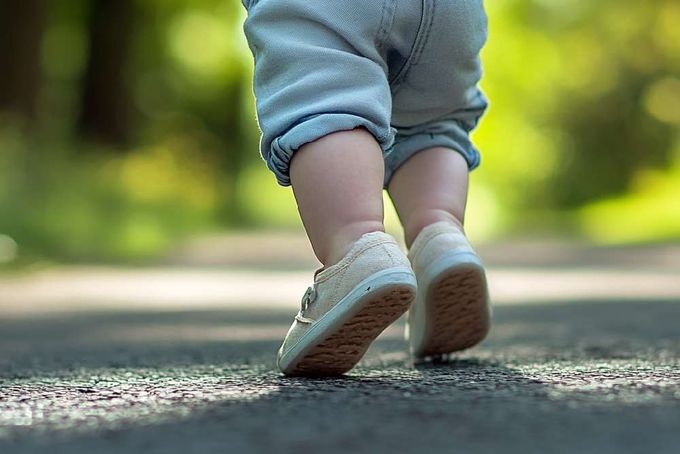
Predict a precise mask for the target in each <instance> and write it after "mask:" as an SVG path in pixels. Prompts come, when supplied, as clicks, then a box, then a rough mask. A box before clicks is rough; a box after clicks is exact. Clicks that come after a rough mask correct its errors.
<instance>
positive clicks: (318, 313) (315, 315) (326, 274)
mask: <svg viewBox="0 0 680 454" xmlns="http://www.w3.org/2000/svg"><path fill="white" fill-rule="evenodd" d="M416 289H417V287H416V278H415V275H414V274H413V270H411V266H410V264H409V262H408V259H407V258H406V255H405V254H404V253H403V252H402V250H401V249H400V248H399V245H398V244H397V242H396V240H395V239H394V238H393V237H392V236H391V235H389V234H387V233H384V232H379V231H378V232H371V233H366V234H364V235H363V236H362V237H361V238H359V239H358V240H357V241H356V242H355V243H354V244H353V245H352V247H351V249H350V250H349V252H347V254H346V255H345V256H344V257H343V258H342V259H341V260H340V261H339V262H338V263H336V264H334V265H332V266H330V267H328V268H320V269H318V270H316V272H315V273H314V284H313V285H312V286H311V287H309V288H308V289H307V291H306V292H305V294H304V296H303V297H302V304H301V308H300V311H299V312H298V314H297V315H296V316H295V321H293V324H292V326H291V327H290V329H289V330H288V334H287V335H286V338H285V339H284V341H283V344H282V345H281V348H280V349H279V352H278V359H277V363H278V366H279V369H281V371H282V372H283V373H284V374H287V375H338V374H342V373H345V372H347V371H348V370H350V369H351V368H352V367H354V365H356V363H358V362H359V360H360V359H361V357H362V356H363V355H364V353H366V350H367V349H368V346H369V345H370V344H371V342H372V341H373V340H374V339H375V338H376V337H377V336H378V335H379V334H380V333H381V332H382V331H383V330H384V329H385V328H386V327H387V326H389V325H390V324H391V323H392V322H394V321H395V320H396V319H397V318H399V316H401V315H402V314H403V313H404V312H406V310H408V308H409V306H410V305H411V303H412V302H413V300H414V299H415V295H416Z"/></svg>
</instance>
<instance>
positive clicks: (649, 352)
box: [0, 301, 680, 453]
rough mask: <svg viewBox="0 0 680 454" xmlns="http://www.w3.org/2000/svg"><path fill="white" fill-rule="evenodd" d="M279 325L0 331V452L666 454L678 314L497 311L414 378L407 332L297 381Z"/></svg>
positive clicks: (67, 322)
mask: <svg viewBox="0 0 680 454" xmlns="http://www.w3.org/2000/svg"><path fill="white" fill-rule="evenodd" d="M290 320H291V313H289V312H288V311H286V312H283V311H278V310H277V311H264V310H260V311H254V310H252V311H251V310H225V311H211V312H176V313H133V312H126V313H78V314H71V315H62V316H59V317H52V318H43V319H31V320H28V319H14V320H5V321H0V451H1V452H12V453H24V452H42V451H46V450H50V451H54V450H55V449H57V450H58V451H60V452H73V453H78V452H98V453H99V452H129V451H144V452H164V453H175V452H178V453H179V452H181V453H186V452H194V451H195V452H199V451H200V452H206V451H207V452H218V451H229V452H258V451H272V450H277V451H279V452H293V451H295V452H299V451H300V450H301V449H302V450H306V449H315V450H318V449H321V450H323V451H324V452H340V451H343V452H344V451H348V450H352V451H361V452H387V451H395V452H416V451H423V450H427V451H435V452H439V451H454V450H456V451H463V452H465V451H474V452H546V451H550V452H574V451H577V450H578V451H585V452H655V453H659V452H669V453H670V452H677V451H676V449H677V446H678V444H679V443H680V436H679V435H678V434H677V428H678V427H680V339H679V337H678V335H679V333H680V329H678V320H680V302H678V301H646V302H633V301H630V302H618V301H597V302H596V301H592V302H578V303H573V304H545V305H535V304H532V305H527V306H522V305H516V306H499V307H496V308H495V309H494V320H495V324H494V328H493V331H492V334H491V336H490V337H489V338H488V339H487V340H486V341H485V342H484V343H482V344H481V345H480V346H478V347H477V348H475V349H472V350H471V351H469V352H466V353H464V354H461V355H456V356H454V357H451V358H448V359H447V360H445V361H442V362H439V363H424V364H416V365H414V364H412V363H411V362H410V360H409V358H408V356H407V355H406V354H405V353H404V351H405V344H404V342H403V340H401V329H402V327H401V326H397V327H396V329H392V330H390V331H388V332H386V333H385V334H384V335H383V336H382V337H381V338H380V339H379V340H378V341H377V342H376V343H375V344H374V345H373V346H372V347H371V349H370V350H369V353H368V354H367V355H366V357H365V359H364V360H363V361H362V363H361V364H360V365H359V366H358V367H357V368H355V369H354V370H353V371H352V372H351V373H350V374H349V375H348V376H346V377H343V378H334V379H301V378H297V379H291V378H285V377H283V376H281V375H280V374H279V373H278V372H277V371H276V370H275V365H274V354H275V351H276V349H277V347H278V345H279V342H280V340H281V338H282V337H283V335H284V334H285V331H286V329H287V327H288V324H289V323H290Z"/></svg>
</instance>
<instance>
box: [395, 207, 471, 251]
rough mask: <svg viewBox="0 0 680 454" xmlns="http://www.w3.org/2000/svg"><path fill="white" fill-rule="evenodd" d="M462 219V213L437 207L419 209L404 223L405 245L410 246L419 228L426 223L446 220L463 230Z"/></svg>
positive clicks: (426, 224)
mask: <svg viewBox="0 0 680 454" xmlns="http://www.w3.org/2000/svg"><path fill="white" fill-rule="evenodd" d="M463 220H464V219H463V215H462V213H461V214H460V215H456V214H454V213H451V212H449V211H446V210H439V209H433V210H424V211H421V212H419V213H417V214H415V215H414V216H412V217H411V218H409V220H408V222H406V223H405V225H404V241H405V243H406V247H407V248H410V247H411V244H413V241H414V240H415V239H416V237H417V236H418V234H419V233H420V232H421V230H423V229H424V228H425V227H427V226H428V225H431V224H434V223H435V222H441V221H446V222H450V223H452V224H454V225H456V226H457V227H458V228H459V229H461V230H463Z"/></svg>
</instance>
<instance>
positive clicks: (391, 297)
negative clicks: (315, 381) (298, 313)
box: [286, 284, 416, 376]
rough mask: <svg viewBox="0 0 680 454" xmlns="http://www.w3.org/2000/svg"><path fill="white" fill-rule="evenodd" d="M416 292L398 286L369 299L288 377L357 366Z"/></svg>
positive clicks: (347, 369)
mask: <svg viewBox="0 0 680 454" xmlns="http://www.w3.org/2000/svg"><path fill="white" fill-rule="evenodd" d="M415 294H416V289H415V288H414V287H411V286H409V285H405V284H395V285H391V286H388V287H386V288H383V289H380V290H377V291H376V292H375V293H372V294H369V295H366V296H365V302H364V303H363V304H362V305H361V306H362V307H361V309H359V310H358V311H356V312H355V313H354V314H351V315H350V316H349V318H348V319H347V320H345V321H344V322H343V323H342V324H341V325H340V326H339V327H337V328H336V329H330V330H329V332H328V334H327V335H326V336H325V337H324V338H323V339H322V340H321V341H320V342H318V343H316V344H315V345H314V346H313V347H311V348H310V349H308V350H307V352H306V353H305V354H304V356H302V357H301V358H300V359H299V360H298V361H297V362H296V363H295V365H293V366H292V367H291V368H290V370H289V371H287V372H286V374H287V375H307V376H310V375H311V376H314V375H316V376H330V375H340V374H343V373H345V372H347V371H349V370H350V369H351V368H352V367H354V366H355V365H356V364H357V363H358V362H359V360H361V358H362V357H363V356H364V354H365V353H366V350H368V347H369V345H370V344H371V342H373V341H374V340H375V338H376V337H378V335H379V334H380V333H382V332H383V331H384V330H385V328H387V327H388V326H389V325H390V324H392V323H393V322H394V321H395V320H397V319H398V318H399V317H400V316H401V315H402V314H403V313H404V312H406V311H407V310H408V308H409V306H410V304H411V302H412V301H413V299H414V298H415Z"/></svg>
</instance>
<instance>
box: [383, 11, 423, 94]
mask: <svg viewBox="0 0 680 454" xmlns="http://www.w3.org/2000/svg"><path fill="white" fill-rule="evenodd" d="M430 1H432V0H422V2H423V12H422V16H421V20H420V25H419V26H418V31H417V32H416V37H415V39H414V40H413V47H412V48H411V53H410V55H409V56H408V58H407V59H406V63H404V66H402V67H401V69H400V70H399V72H398V73H397V75H396V76H395V77H394V79H393V80H392V81H391V82H390V84H393V90H392V96H394V95H396V93H397V92H398V91H399V89H400V88H401V86H402V83H403V82H404V80H405V79H406V76H407V75H408V73H409V72H410V70H411V68H412V67H413V66H414V64H415V62H416V61H417V60H418V59H419V58H420V55H421V54H422V52H423V49H425V45H426V44H427V39H428V38H429V36H430V31H431V29H432V23H433V22H434V20H433V19H434V18H433V17H432V11H429V8H428V5H429V3H428V2H430ZM433 8H434V6H433Z"/></svg>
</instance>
